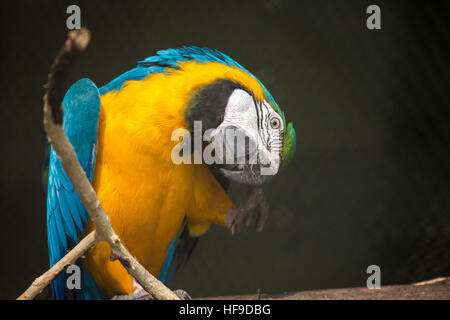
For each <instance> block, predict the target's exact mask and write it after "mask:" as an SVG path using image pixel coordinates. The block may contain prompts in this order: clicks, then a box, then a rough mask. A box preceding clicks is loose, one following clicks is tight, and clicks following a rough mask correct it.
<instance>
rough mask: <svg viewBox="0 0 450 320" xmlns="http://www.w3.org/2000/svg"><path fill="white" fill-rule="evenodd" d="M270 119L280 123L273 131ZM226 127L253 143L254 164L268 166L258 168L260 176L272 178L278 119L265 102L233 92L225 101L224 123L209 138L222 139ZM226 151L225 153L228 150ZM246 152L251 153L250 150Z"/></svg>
mask: <svg viewBox="0 0 450 320" xmlns="http://www.w3.org/2000/svg"><path fill="white" fill-rule="evenodd" d="M274 118H277V119H278V123H279V124H280V126H279V127H278V128H276V129H273V128H272V127H271V120H273V119H274ZM272 126H273V122H272ZM227 127H228V128H229V127H236V128H237V129H238V130H239V131H241V132H243V133H244V134H245V136H247V137H248V138H249V139H250V141H251V144H253V146H254V147H253V148H254V149H255V150H254V151H253V154H255V155H257V157H258V162H259V163H261V164H263V165H269V164H270V165H269V166H262V167H261V174H262V175H275V174H276V173H277V172H278V169H279V167H280V150H281V144H282V140H281V139H282V138H281V137H282V132H283V128H282V121H281V117H279V115H278V114H277V113H276V112H275V111H274V110H273V109H272V107H271V106H270V104H269V103H267V102H266V101H262V102H257V101H255V100H254V99H253V97H252V96H251V95H250V94H249V93H248V92H246V91H245V90H242V89H236V90H234V91H233V93H232V94H231V95H230V98H229V99H228V103H227V106H226V108H225V115H224V120H223V122H222V123H221V124H220V125H219V126H218V127H217V128H216V129H215V130H214V131H213V132H212V136H217V135H219V134H221V135H222V136H224V134H225V130H226V128H227ZM226 152H227V153H228V149H227V151H226ZM250 152H251V153H252V151H251V150H250ZM256 159H257V158H255V160H256ZM250 161H251V160H250ZM250 163H252V162H250ZM254 163H256V162H254Z"/></svg>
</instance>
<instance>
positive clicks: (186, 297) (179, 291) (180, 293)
mask: <svg viewBox="0 0 450 320" xmlns="http://www.w3.org/2000/svg"><path fill="white" fill-rule="evenodd" d="M173 293H175V294H176V295H177V296H178V298H180V299H181V300H192V297H191V296H190V295H189V293H187V292H186V291H184V290H182V289H177V290H174V291H173Z"/></svg>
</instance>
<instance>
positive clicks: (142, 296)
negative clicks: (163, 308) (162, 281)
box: [111, 289, 156, 300]
mask: <svg viewBox="0 0 450 320" xmlns="http://www.w3.org/2000/svg"><path fill="white" fill-rule="evenodd" d="M111 300H156V299H155V297H153V296H152V295H151V294H150V293H148V292H147V291H145V290H144V289H141V290H138V291H135V292H133V293H132V294H122V295H117V296H114V297H112V298H111Z"/></svg>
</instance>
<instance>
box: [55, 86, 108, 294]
mask: <svg viewBox="0 0 450 320" xmlns="http://www.w3.org/2000/svg"><path fill="white" fill-rule="evenodd" d="M63 110H64V114H63V129H64V132H65V133H66V135H67V137H68V138H69V140H70V142H71V143H72V145H73V147H74V149H75V152H76V154H77V158H78V161H79V162H80V164H81V166H82V167H83V168H84V170H85V171H86V175H87V176H88V178H89V179H90V180H92V177H93V173H94V166H95V156H96V154H95V153H96V144H97V128H98V118H99V114H100V94H99V91H98V89H97V87H96V86H95V84H94V83H93V82H92V81H91V80H89V79H82V80H80V81H78V82H76V83H75V84H74V85H73V86H72V87H71V88H70V89H69V91H68V92H67V94H66V96H65V97H64V100H63ZM87 220H88V214H87V212H86V210H85V209H84V207H83V205H82V204H81V201H80V198H79V197H78V194H77V193H76V192H75V190H74V188H73V185H72V183H71V182H70V179H69V178H68V177H67V175H66V174H65V172H64V169H63V167H62V164H61V162H60V161H59V159H58V157H57V155H56V153H55V151H54V150H53V148H52V149H51V154H50V164H49V177H48V193H47V225H48V231H47V234H48V246H49V252H50V265H54V264H55V263H56V262H57V261H58V260H60V259H61V258H62V257H63V256H64V255H65V254H66V251H67V250H68V249H70V246H72V245H74V244H76V243H77V242H78V238H79V237H80V235H82V233H83V231H84V226H85V225H86V223H87ZM83 273H86V272H85V271H83ZM65 279H66V277H65V274H64V273H62V274H61V275H60V276H58V277H57V278H56V279H55V281H53V282H52V292H53V296H54V297H55V299H64V298H65V296H66V289H65ZM84 279H87V278H85V277H84V278H83V280H84ZM87 289H89V290H90V291H91V292H89V293H85V295H87V296H91V297H94V296H96V292H93V290H97V289H96V287H95V283H94V284H93V285H92V284H91V285H89V286H87ZM82 290H84V288H82Z"/></svg>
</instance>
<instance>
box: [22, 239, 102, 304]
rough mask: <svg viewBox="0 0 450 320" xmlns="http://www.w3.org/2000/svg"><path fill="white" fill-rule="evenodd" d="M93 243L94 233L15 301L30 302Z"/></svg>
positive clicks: (37, 279)
mask: <svg viewBox="0 0 450 320" xmlns="http://www.w3.org/2000/svg"><path fill="white" fill-rule="evenodd" d="M94 243H95V231H92V232H91V233H89V234H88V235H87V236H86V237H84V238H83V239H82V240H81V241H80V242H79V243H78V244H77V245H76V246H75V247H74V248H73V249H72V250H70V251H69V252H68V253H67V254H66V255H65V256H64V257H62V258H61V260H59V261H58V262H57V263H55V265H53V267H51V269H50V270H48V271H47V272H45V273H44V274H43V275H41V276H40V277H39V278H36V280H34V281H33V283H32V284H31V286H30V287H29V288H28V289H27V290H25V292H24V293H22V294H21V295H20V297H18V298H17V300H31V299H34V298H35V297H36V296H37V295H38V294H40V293H41V292H42V291H43V290H44V289H45V287H47V286H48V285H49V284H50V283H51V282H52V280H53V279H55V278H56V276H58V274H60V273H61V272H62V271H63V270H64V269H65V268H66V267H67V266H69V265H71V264H74V263H75V262H76V261H77V260H78V259H79V258H80V257H81V256H82V255H83V254H84V253H85V252H86V251H88V250H89V249H90V248H91V247H92V246H93V245H94Z"/></svg>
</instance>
